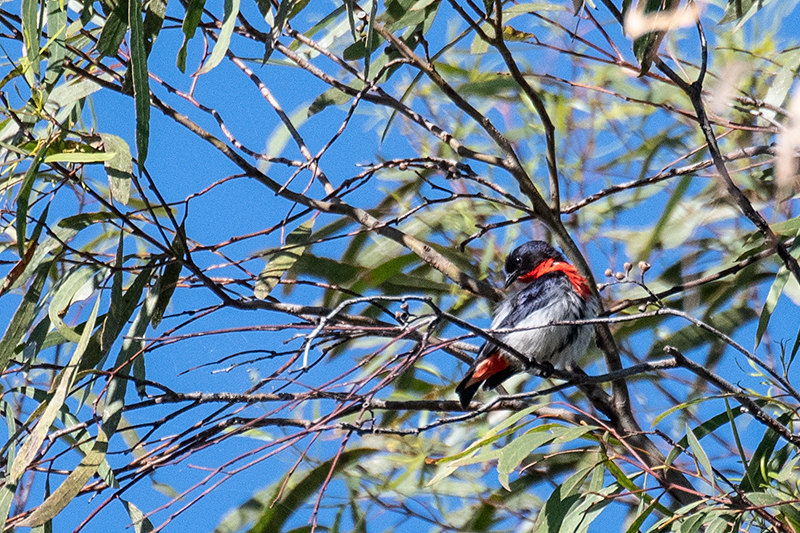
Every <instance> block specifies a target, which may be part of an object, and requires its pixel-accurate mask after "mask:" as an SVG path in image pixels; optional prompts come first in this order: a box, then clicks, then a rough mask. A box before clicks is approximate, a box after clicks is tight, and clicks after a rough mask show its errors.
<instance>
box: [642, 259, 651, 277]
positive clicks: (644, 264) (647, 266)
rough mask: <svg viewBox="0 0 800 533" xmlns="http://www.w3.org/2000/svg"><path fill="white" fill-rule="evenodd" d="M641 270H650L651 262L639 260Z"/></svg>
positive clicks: (643, 271)
mask: <svg viewBox="0 0 800 533" xmlns="http://www.w3.org/2000/svg"><path fill="white" fill-rule="evenodd" d="M639 270H640V271H641V272H642V274H644V273H645V272H647V271H648V270H650V263H648V262H647V261H639Z"/></svg>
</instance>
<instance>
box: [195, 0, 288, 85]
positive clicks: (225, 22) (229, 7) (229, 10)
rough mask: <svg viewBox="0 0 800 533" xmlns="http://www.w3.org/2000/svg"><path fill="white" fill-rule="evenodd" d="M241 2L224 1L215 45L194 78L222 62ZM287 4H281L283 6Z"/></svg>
mask: <svg viewBox="0 0 800 533" xmlns="http://www.w3.org/2000/svg"><path fill="white" fill-rule="evenodd" d="M240 1H241V0H225V14H224V16H223V19H222V28H220V30H219V36H218V37H217V43H216V44H215V45H214V49H213V50H212V51H211V55H210V56H209V58H208V60H207V61H206V63H205V64H204V65H203V66H202V67H201V68H200V70H198V71H197V72H196V73H195V76H200V75H202V74H207V73H209V72H211V70H212V69H214V67H216V66H217V65H219V64H220V63H221V62H222V58H224V57H225V53H226V52H227V51H228V46H230V44H231V36H232V35H233V28H234V26H235V25H236V17H237V16H239V3H240ZM285 3H288V2H285V1H284V2H281V4H285Z"/></svg>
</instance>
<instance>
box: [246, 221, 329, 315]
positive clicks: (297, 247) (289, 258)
mask: <svg viewBox="0 0 800 533" xmlns="http://www.w3.org/2000/svg"><path fill="white" fill-rule="evenodd" d="M314 220H315V219H313V218H312V219H310V220H307V221H306V222H304V223H302V224H301V225H300V226H298V227H297V228H295V229H294V230H293V231H292V232H291V233H290V234H289V235H287V236H286V245H285V246H283V247H282V248H281V249H280V250H278V251H277V252H275V253H272V254H270V255H269V258H268V259H267V265H266V266H265V267H264V269H263V270H262V271H261V273H260V274H259V275H258V280H257V281H256V288H255V296H256V298H259V299H264V298H266V297H267V296H269V293H270V292H272V289H274V288H275V286H276V285H277V284H278V282H279V281H280V280H281V277H283V275H284V274H285V273H286V271H287V270H289V269H290V268H292V266H294V264H295V263H296V262H297V260H298V259H299V258H300V256H301V255H303V252H304V251H305V250H306V248H307V247H308V246H307V244H306V243H308V241H309V239H310V238H311V229H312V228H313V227H314Z"/></svg>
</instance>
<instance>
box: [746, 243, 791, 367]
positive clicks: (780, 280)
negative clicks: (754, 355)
mask: <svg viewBox="0 0 800 533" xmlns="http://www.w3.org/2000/svg"><path fill="white" fill-rule="evenodd" d="M798 252H800V229H798V232H797V233H796V234H795V239H794V243H793V244H792V247H791V249H790V250H789V253H790V254H791V255H792V256H793V257H794V258H795V259H796V258H797V256H798ZM787 281H789V270H788V269H787V268H786V267H785V266H782V267H780V268H779V269H778V273H777V274H776V275H775V281H773V282H772V286H771V287H770V288H769V294H767V299H766V300H765V301H764V307H763V308H762V309H761V316H760V317H759V319H758V328H757V329H756V343H755V347H754V348H753V351H755V349H756V348H758V346H759V345H760V344H761V338H762V337H763V335H764V333H765V332H766V331H767V326H768V325H769V319H770V318H771V317H772V313H773V311H775V306H777V305H778V300H779V299H780V297H781V294H783V289H784V287H786V282H787Z"/></svg>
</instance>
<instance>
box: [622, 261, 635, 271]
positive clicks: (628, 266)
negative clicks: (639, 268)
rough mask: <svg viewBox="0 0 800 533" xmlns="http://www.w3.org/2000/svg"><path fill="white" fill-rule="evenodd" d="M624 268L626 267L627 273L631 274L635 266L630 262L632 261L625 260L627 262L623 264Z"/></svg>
mask: <svg viewBox="0 0 800 533" xmlns="http://www.w3.org/2000/svg"><path fill="white" fill-rule="evenodd" d="M622 268H624V269H625V273H626V274H630V272H631V269H632V268H633V265H632V264H630V262H628V261H625V264H624V265H622Z"/></svg>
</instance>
